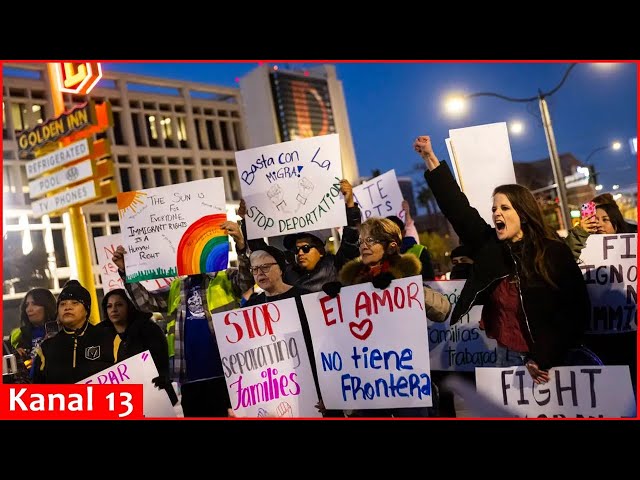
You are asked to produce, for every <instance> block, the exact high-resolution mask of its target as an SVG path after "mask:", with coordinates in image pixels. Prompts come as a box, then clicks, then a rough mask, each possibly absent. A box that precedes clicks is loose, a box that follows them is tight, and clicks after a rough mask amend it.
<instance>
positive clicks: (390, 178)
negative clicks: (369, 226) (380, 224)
mask: <svg viewBox="0 0 640 480" xmlns="http://www.w3.org/2000/svg"><path fill="white" fill-rule="evenodd" d="M353 196H354V198H355V201H356V203H357V204H358V206H359V207H360V212H362V220H363V221H364V220H366V219H367V218H369V217H388V216H389V215H396V216H397V217H398V218H400V219H401V220H402V221H403V222H404V221H405V218H404V210H403V209H402V200H403V198H402V192H401V191H400V185H398V179H397V178H396V172H395V170H389V171H388V172H386V173H383V174H382V175H379V176H377V177H375V178H372V179H371V180H367V181H366V182H363V183H362V184H360V185H358V186H357V187H353Z"/></svg>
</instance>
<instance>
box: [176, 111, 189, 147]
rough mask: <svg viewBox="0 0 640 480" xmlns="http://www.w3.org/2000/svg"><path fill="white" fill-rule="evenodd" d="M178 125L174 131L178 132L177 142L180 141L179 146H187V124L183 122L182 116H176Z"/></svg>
mask: <svg viewBox="0 0 640 480" xmlns="http://www.w3.org/2000/svg"><path fill="white" fill-rule="evenodd" d="M177 120H178V125H177V128H176V133H177V134H178V142H180V146H181V147H182V148H187V147H188V144H187V126H186V124H185V122H184V117H178V118H177Z"/></svg>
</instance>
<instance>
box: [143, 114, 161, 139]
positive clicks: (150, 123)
mask: <svg viewBox="0 0 640 480" xmlns="http://www.w3.org/2000/svg"><path fill="white" fill-rule="evenodd" d="M144 117H145V119H146V126H147V135H148V136H149V145H150V146H151V147H157V146H158V129H157V128H156V117H155V115H145V116H144Z"/></svg>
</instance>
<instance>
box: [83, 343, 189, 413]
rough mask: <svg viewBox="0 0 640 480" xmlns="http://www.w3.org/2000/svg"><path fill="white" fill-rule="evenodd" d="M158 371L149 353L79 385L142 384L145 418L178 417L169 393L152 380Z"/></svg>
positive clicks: (123, 362)
mask: <svg viewBox="0 0 640 480" xmlns="http://www.w3.org/2000/svg"><path fill="white" fill-rule="evenodd" d="M157 376H158V370H157V369H156V366H155V364H154V363H153V358H152V357H151V354H150V353H149V350H147V351H146V352H142V353H139V354H137V355H134V356H133V357H130V358H127V359H126V360H123V361H121V362H119V363H116V364H115V365H113V366H111V367H109V368H107V369H105V370H102V371H101V372H98V373H96V374H95V375H92V376H90V377H87V378H85V379H84V380H81V381H79V382H77V383H85V384H98V385H120V384H142V406H143V411H144V416H145V417H156V418H167V417H168V418H170V417H176V416H177V415H176V411H175V410H174V408H173V405H171V400H169V396H168V395H167V392H166V391H164V390H159V389H157V388H156V387H155V386H154V385H153V382H152V380H153V379H154V378H156V377H157Z"/></svg>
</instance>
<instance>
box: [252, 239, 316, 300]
mask: <svg viewBox="0 0 640 480" xmlns="http://www.w3.org/2000/svg"><path fill="white" fill-rule="evenodd" d="M249 261H250V262H251V266H250V267H249V269H250V270H251V274H252V275H253V278H254V279H255V282H256V284H257V285H258V286H259V287H260V288H261V289H262V290H263V291H262V293H254V294H253V295H251V297H249V300H248V301H247V304H246V306H247V307H251V306H253V305H260V304H262V303H267V302H275V301H277V300H284V299H285V298H292V297H296V296H300V295H304V294H305V293H309V291H308V290H305V289H302V288H299V287H295V286H291V285H288V284H286V283H284V280H283V275H284V272H285V269H286V262H285V258H284V254H283V253H282V252H281V251H280V250H278V249H277V248H276V247H272V246H270V245H264V246H262V247H260V250H256V251H254V252H251V256H250V257H249Z"/></svg>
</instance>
